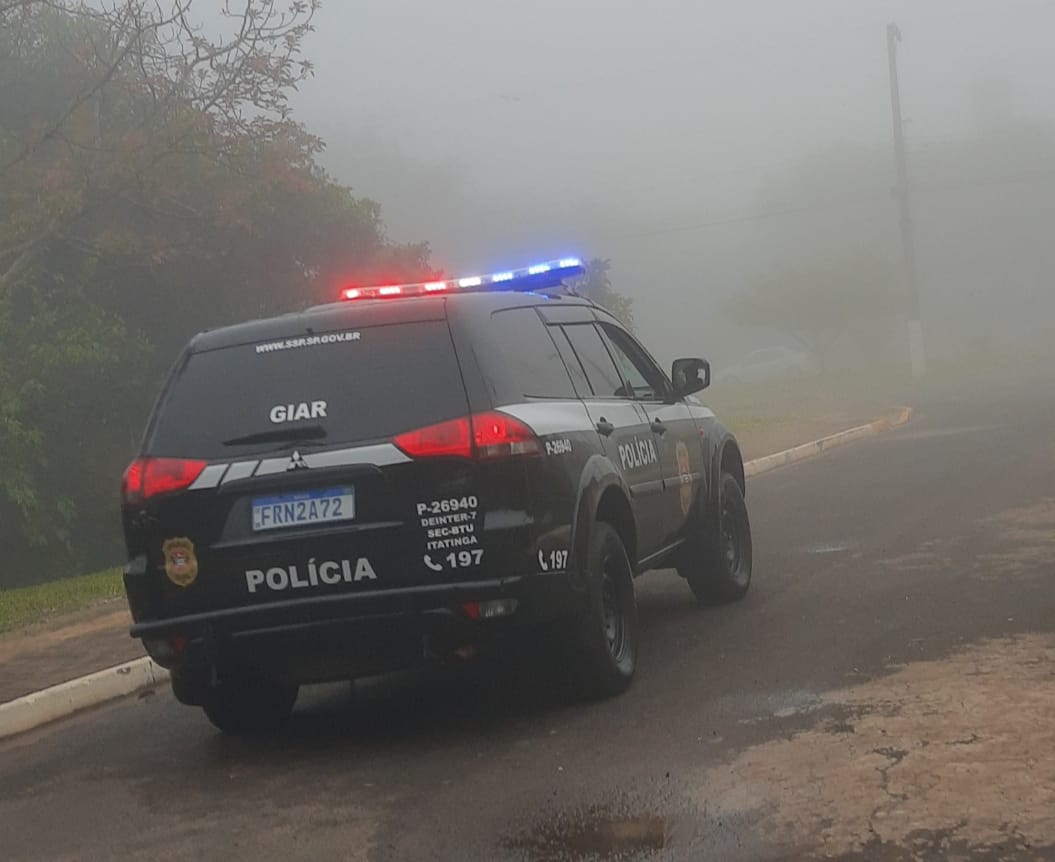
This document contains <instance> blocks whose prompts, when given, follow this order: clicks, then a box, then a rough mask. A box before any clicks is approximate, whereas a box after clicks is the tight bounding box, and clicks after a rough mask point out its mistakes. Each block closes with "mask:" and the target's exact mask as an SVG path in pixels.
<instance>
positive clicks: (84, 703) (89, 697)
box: [0, 658, 168, 739]
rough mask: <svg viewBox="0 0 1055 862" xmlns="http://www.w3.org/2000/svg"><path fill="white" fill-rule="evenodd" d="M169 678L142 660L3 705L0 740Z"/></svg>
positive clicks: (150, 661)
mask: <svg viewBox="0 0 1055 862" xmlns="http://www.w3.org/2000/svg"><path fill="white" fill-rule="evenodd" d="M167 679H168V671H167V670H165V669H164V668H163V667H161V666H160V665H158V664H155V662H154V661H153V659H150V658H140V659H136V660H135V661H130V662H128V663H127V664H121V665H118V666H117V667H111V668H107V669H106V670H100V671H97V672H96V673H91V674H88V675H87V676H82V677H78V678H77V679H71V680H70V681H69V682H64V683H60V684H59V685H54V686H52V687H51V688H45V689H44V690H43V691H35V692H33V693H32V694H27V695H26V696H25V697H20V698H18V699H16V700H12V701H9V702H8V703H0V739H4V738H5V737H8V736H14V735H15V734H17V733H24V732H25V731H27V730H32V729H33V728H35V727H39V726H40V725H42V724H47V723H48V722H52V721H55V720H57V719H60V718H66V717H67V716H69V715H73V713H75V712H80V711H81V710H82V709H88V708H89V707H92V706H98V705H99V704H101V703H106V702H107V701H109V700H116V699H117V698H119V697H125V696H126V695H129V694H135V693H136V692H138V691H143V690H145V689H150V688H154V687H155V686H157V685H159V684H160V683H162V682H164V681H165V680H167Z"/></svg>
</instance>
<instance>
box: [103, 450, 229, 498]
mask: <svg viewBox="0 0 1055 862" xmlns="http://www.w3.org/2000/svg"><path fill="white" fill-rule="evenodd" d="M208 463H209V462H208V461H192V460H188V459H185V458H136V460H135V461H133V462H132V463H131V464H129V465H128V469H127V470H125V475H124V479H123V481H122V482H121V496H122V498H123V499H124V501H125V503H126V504H130V503H132V504H134V503H142V502H144V501H145V500H149V499H150V498H151V497H156V496H157V495H158V494H166V493H168V492H169V491H182V490H183V489H184V488H188V487H190V486H191V485H192V484H194V480H195V479H197V478H198V477H199V476H200V475H201V472H202V470H204V469H205V467H206V466H207V465H208Z"/></svg>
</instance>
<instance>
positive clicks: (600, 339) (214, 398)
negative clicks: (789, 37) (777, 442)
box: [122, 259, 751, 733]
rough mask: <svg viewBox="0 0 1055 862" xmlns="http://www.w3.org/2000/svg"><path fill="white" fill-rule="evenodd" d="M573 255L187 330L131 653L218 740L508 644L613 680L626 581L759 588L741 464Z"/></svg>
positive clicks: (625, 673)
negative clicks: (660, 575) (591, 287)
mask: <svg viewBox="0 0 1055 862" xmlns="http://www.w3.org/2000/svg"><path fill="white" fill-rule="evenodd" d="M582 272H583V267H582V265H581V264H580V262H579V261H578V260H574V259H573V260H560V261H553V262H550V263H546V264H538V265H536V266H532V267H529V268H527V269H525V270H519V271H511V272H500V273H495V274H493V275H490V276H481V277H472V278H463V279H456V280H451V281H437V282H430V283H426V284H414V285H389V286H382V287H375V288H350V289H347V290H345V291H344V292H343V294H342V298H341V301H340V302H337V303H334V304H330V305H325V306H321V307H317V308H313V309H310V310H308V311H304V312H300V313H296V314H288V315H285V316H281V317H276V318H272V319H269V320H258V321H253V322H250V323H244V324H241V325H238V326H231V327H228V328H225V329H220V330H217V331H212V332H206V333H202V334H200V335H198V336H196V337H195V338H194V339H193V340H192V341H191V342H190V344H189V345H188V346H187V347H186V349H185V350H184V352H183V354H182V356H180V358H179V360H178V361H177V363H176V365H175V367H174V369H173V371H172V373H171V375H170V377H169V379H168V381H167V382H166V384H165V386H164V388H163V390H162V392H161V395H160V397H159V399H158V402H157V404H156V406H155V408H154V411H153V414H152V416H151V418H150V421H149V424H148V427H147V430H146V434H145V437H144V441H143V445H142V451H141V454H140V456H139V457H137V458H136V459H135V460H134V461H133V462H132V464H131V465H130V466H129V467H128V469H127V471H126V473H125V476H124V482H123V506H122V516H123V522H124V533H125V539H126V543H127V547H128V556H129V561H128V564H127V566H126V567H125V573H124V581H125V587H126V591H127V595H128V601H129V605H130V606H131V611H132V616H133V620H134V625H133V627H132V635H133V636H134V637H137V638H140V639H142V641H143V643H144V645H145V647H146V650H147V651H148V652H149V654H150V655H151V656H152V657H153V658H154V659H155V660H156V661H157V662H158V663H159V664H161V665H163V666H165V667H167V668H169V669H170V670H171V679H172V687H173V690H174V692H175V695H176V697H177V698H178V699H179V700H180V701H181V702H183V703H185V704H189V705H195V706H200V707H202V708H203V709H204V711H205V713H206V715H207V716H208V717H209V719H210V720H211V721H212V722H213V723H214V724H215V725H216V726H218V727H219V728H221V729H222V730H224V731H227V732H232V733H238V732H251V731H255V730H260V729H263V728H266V727H268V726H271V725H273V724H275V723H276V722H278V721H280V720H282V719H283V718H285V717H286V716H287V715H288V714H289V712H290V711H291V710H292V708H293V704H294V701H295V700H296V697H297V692H298V687H299V686H300V685H301V684H304V683H313V682H323V681H332V680H340V679H354V678H356V677H360V676H365V675H371V674H377V673H381V672H385V671H389V670H394V669H400V668H406V667H409V666H413V665H415V664H417V663H420V662H424V661H427V660H430V659H436V658H443V657H445V656H450V655H453V654H455V653H458V654H465V652H466V649H467V648H476V647H479V646H482V645H483V646H486V645H487V644H488V643H489V642H492V641H494V640H495V639H499V638H500V637H502V636H505V635H509V634H511V633H514V632H516V633H531V634H533V635H534V636H540V633H542V632H545V635H544V636H545V637H547V638H553V637H560V638H561V639H562V640H561V643H562V644H566V648H567V650H568V656H569V659H570V660H571V661H572V662H574V665H575V668H576V672H577V673H578V674H579V675H580V678H581V681H582V684H583V686H584V688H585V689H586V690H587V691H589V692H590V693H591V694H593V695H597V696H603V695H612V694H616V693H618V692H620V691H622V690H623V689H625V688H626V687H627V685H629V683H630V680H631V678H632V676H633V673H634V668H635V664H636V658H637V648H638V622H637V616H636V610H635V602H634V578H635V577H637V576H638V575H641V574H642V573H644V572H646V571H648V570H650V569H657V568H661V567H674V568H676V569H677V571H678V572H679V573H680V574H681V576H682V577H683V578H684V579H685V580H686V581H687V582H688V585H689V587H691V589H692V591H693V593H694V594H695V596H696V598H697V599H698V600H699V601H700V602H701V603H717V602H726V601H730V600H734V599H738V598H740V597H742V596H743V595H744V593H745V592H746V591H747V589H748V585H749V583H750V579H751V533H750V527H749V523H748V517H747V510H746V507H745V505H744V490H745V486H744V468H743V461H742V459H741V454H740V450H739V448H738V446H737V443H736V440H735V439H734V438H733V436H732V435H731V434H730V433H729V432H728V431H727V430H726V429H725V428H723V427H722V425H721V424H719V422H718V421H717V420H716V419H715V416H714V414H713V413H712V412H711V411H710V410H708V409H707V408H706V407H704V406H703V405H702V404H701V403H700V401H699V400H698V399H697V398H696V397H695V396H694V393H696V392H698V391H699V390H701V389H703V388H704V387H706V386H707V384H708V382H709V379H710V369H709V366H708V364H707V362H706V361H704V360H702V359H679V360H677V361H675V362H674V365H673V373H672V375H671V377H667V375H666V374H665V373H664V372H663V371H662V370H661V369H660V367H659V366H658V365H657V364H656V363H655V361H654V360H653V359H652V358H651V356H650V355H649V354H648V352H647V351H646V350H645V349H644V348H643V347H642V346H641V344H640V343H639V342H638V341H637V340H636V339H635V338H634V336H633V335H631V334H630V332H628V331H627V329H626V328H625V327H624V326H623V325H621V324H620V323H619V321H618V320H616V319H615V318H614V317H613V316H612V315H610V314H609V313H608V312H607V311H605V310H604V309H602V308H600V307H598V306H596V305H594V304H592V303H591V302H589V301H587V300H586V299H582V298H579V297H577V296H575V295H574V293H573V292H571V291H568V290H567V289H565V288H564V287H563V282H564V280H565V279H567V278H569V277H573V276H577V275H581V274H582Z"/></svg>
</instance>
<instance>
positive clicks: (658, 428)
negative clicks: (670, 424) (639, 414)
mask: <svg viewBox="0 0 1055 862" xmlns="http://www.w3.org/2000/svg"><path fill="white" fill-rule="evenodd" d="M652 433H653V434H666V433H667V426H666V425H664V424H663V423H662V422H660V421H659V419H658V418H656V419H653V420H652Z"/></svg>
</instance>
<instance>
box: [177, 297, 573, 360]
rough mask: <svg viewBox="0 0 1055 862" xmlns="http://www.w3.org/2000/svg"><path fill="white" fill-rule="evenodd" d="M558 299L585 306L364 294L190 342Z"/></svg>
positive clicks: (218, 342) (310, 331) (198, 344)
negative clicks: (365, 296)
mask: <svg viewBox="0 0 1055 862" xmlns="http://www.w3.org/2000/svg"><path fill="white" fill-rule="evenodd" d="M551 301H559V302H561V303H567V304H568V305H589V306H592V305H593V303H592V302H591V301H590V300H588V299H586V298H584V297H579V296H574V295H565V294H541V293H519V292H517V291H510V290H502V291H467V292H465V293H451V294H444V295H442V296H421V297H405V298H400V299H365V300H353V301H342V302H333V303H329V304H327V305H317V306H314V307H312V308H308V309H306V310H304V311H295V312H290V313H288V314H283V315H279V316H278V317H268V318H262V319H259V320H250V321H247V322H245V323H237V324H234V325H232V326H225V327H222V328H220V329H213V330H206V331H205V332H202V333H199V334H198V335H197V336H195V337H194V339H193V340H192V342H191V348H192V349H193V350H194V351H195V352H199V351H204V350H215V349H217V348H221V347H232V346H235V345H239V344H251V343H253V342H257V341H267V340H269V339H279V338H289V337H296V336H299V335H314V334H318V333H326V332H335V331H340V330H343V329H352V328H355V327H361V326H379V325H383V324H387V323H410V322H414V321H419V320H442V319H443V318H444V317H445V316H446V314H447V303H453V304H455V305H458V306H466V307H471V308H473V309H477V310H480V311H484V312H487V311H488V310H490V311H495V310H498V309H500V308H516V307H520V306H532V305H539V304H540V302H551Z"/></svg>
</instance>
